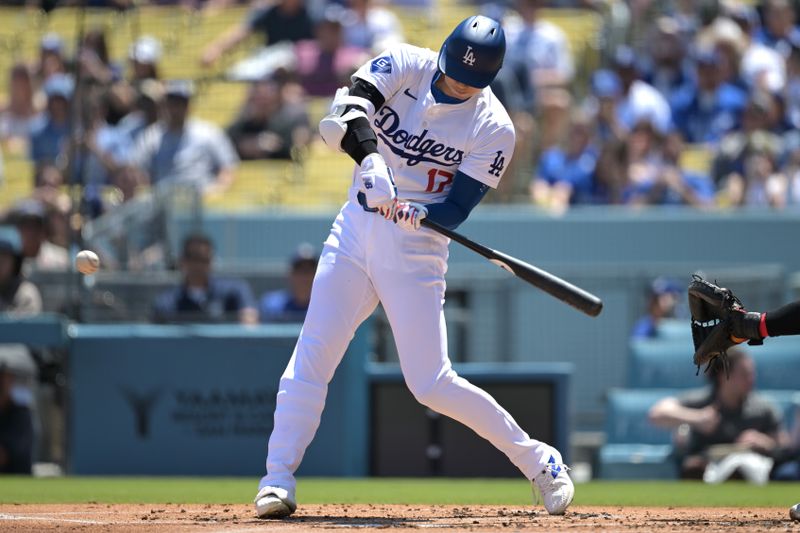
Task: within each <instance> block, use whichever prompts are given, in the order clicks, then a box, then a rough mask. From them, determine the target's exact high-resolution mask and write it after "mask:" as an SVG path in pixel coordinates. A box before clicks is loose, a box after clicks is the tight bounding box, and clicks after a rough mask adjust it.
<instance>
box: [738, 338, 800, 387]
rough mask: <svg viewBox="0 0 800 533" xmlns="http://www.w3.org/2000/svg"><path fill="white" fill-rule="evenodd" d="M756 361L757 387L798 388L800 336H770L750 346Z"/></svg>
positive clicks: (750, 351)
mask: <svg viewBox="0 0 800 533" xmlns="http://www.w3.org/2000/svg"><path fill="white" fill-rule="evenodd" d="M748 352H749V353H750V355H751V356H752V357H753V360H754V361H755V362H756V374H757V375H756V388H758V389H763V390H766V389H784V390H797V389H798V384H800V379H798V376H800V337H776V338H768V339H766V340H765V341H764V344H763V345H762V346H752V347H748Z"/></svg>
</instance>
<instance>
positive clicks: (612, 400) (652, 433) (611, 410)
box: [606, 389, 682, 444]
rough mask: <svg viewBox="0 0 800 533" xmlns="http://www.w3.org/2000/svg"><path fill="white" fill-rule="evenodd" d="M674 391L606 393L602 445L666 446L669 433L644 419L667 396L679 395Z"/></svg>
mask: <svg viewBox="0 0 800 533" xmlns="http://www.w3.org/2000/svg"><path fill="white" fill-rule="evenodd" d="M681 392H682V391H680V390H675V389H648V390H631V389H614V390H611V391H610V392H609V394H608V407H607V409H606V443H608V444H632V443H633V444H670V442H671V438H670V432H669V431H667V430H664V429H661V428H657V427H655V426H653V425H652V424H650V422H649V421H648V420H647V411H649V410H650V408H651V407H652V406H653V405H655V403H656V402H657V401H658V400H660V399H662V398H665V397H667V396H674V395H676V394H680V393H681Z"/></svg>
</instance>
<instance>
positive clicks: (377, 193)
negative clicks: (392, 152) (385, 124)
mask: <svg viewBox="0 0 800 533" xmlns="http://www.w3.org/2000/svg"><path fill="white" fill-rule="evenodd" d="M360 177H361V187H359V189H360V190H361V192H363V193H364V196H365V197H366V201H367V207H379V208H380V207H388V206H390V205H391V204H392V203H393V202H394V201H395V199H396V198H397V187H395V184H394V178H393V177H392V169H390V168H389V167H388V166H386V161H384V160H383V157H381V155H380V154H377V153H375V154H369V155H368V156H367V157H365V158H364V159H363V160H362V161H361V172H360Z"/></svg>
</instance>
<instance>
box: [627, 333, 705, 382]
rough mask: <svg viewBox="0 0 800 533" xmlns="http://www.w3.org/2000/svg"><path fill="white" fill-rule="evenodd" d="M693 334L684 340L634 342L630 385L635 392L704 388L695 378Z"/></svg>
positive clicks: (632, 342)
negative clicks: (657, 389)
mask: <svg viewBox="0 0 800 533" xmlns="http://www.w3.org/2000/svg"><path fill="white" fill-rule="evenodd" d="M692 354H694V345H693V344H692V338H691V335H688V336H686V337H684V338H681V337H678V336H676V337H674V338H668V339H664V340H662V339H652V340H651V339H646V340H633V341H631V343H630V364H629V365H628V386H629V387H631V388H635V389H640V388H641V389H644V388H673V389H686V388H692V387H699V386H702V385H704V382H703V380H701V379H698V378H697V377H695V372H694V371H695V367H694V365H693V364H692Z"/></svg>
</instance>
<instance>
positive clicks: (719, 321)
mask: <svg viewBox="0 0 800 533" xmlns="http://www.w3.org/2000/svg"><path fill="white" fill-rule="evenodd" d="M689 311H690V312H691V313H692V340H693V341H694V349H695V352H694V364H696V365H697V369H698V371H699V370H700V367H701V366H702V365H706V371H708V369H709V368H710V367H711V365H712V364H713V363H714V361H715V359H716V358H717V357H720V358H721V361H722V364H723V365H725V362H726V356H727V351H728V348H730V347H731V346H735V345H737V344H740V343H742V342H745V341H747V340H749V341H750V344H760V343H761V338H760V336H759V334H758V322H759V321H760V317H761V315H760V314H759V313H747V312H746V310H745V308H744V306H743V305H742V302H741V301H740V300H739V298H737V297H736V296H735V295H734V294H733V292H732V291H731V290H730V289H726V288H723V287H719V286H717V285H715V284H713V283H711V282H709V281H706V280H704V279H703V278H702V277H700V276H698V275H696V274H695V275H693V276H692V282H691V283H689Z"/></svg>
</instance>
